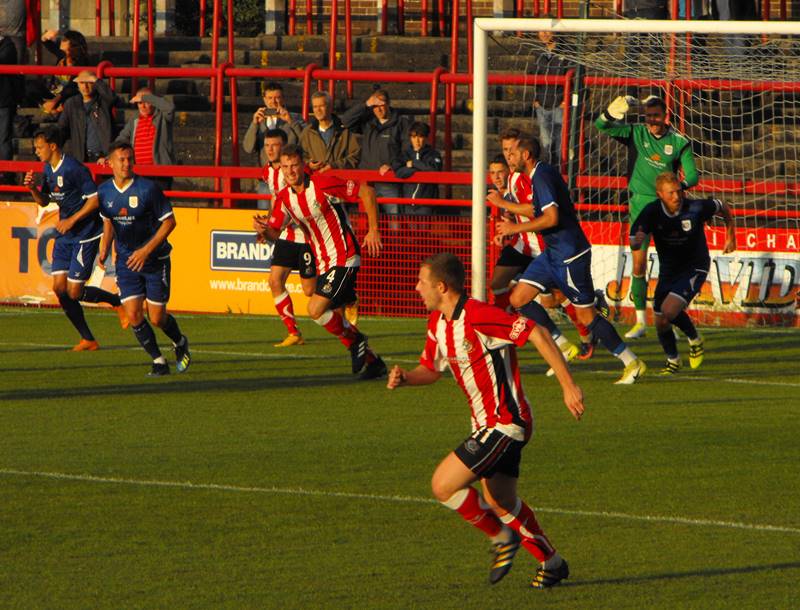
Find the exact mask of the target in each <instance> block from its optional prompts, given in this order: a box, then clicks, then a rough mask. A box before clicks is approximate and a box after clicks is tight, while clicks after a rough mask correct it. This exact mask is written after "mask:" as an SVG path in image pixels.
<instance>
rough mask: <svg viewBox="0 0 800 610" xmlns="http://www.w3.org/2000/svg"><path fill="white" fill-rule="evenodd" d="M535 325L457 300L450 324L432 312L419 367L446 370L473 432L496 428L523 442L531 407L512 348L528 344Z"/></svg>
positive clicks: (492, 308)
mask: <svg viewBox="0 0 800 610" xmlns="http://www.w3.org/2000/svg"><path fill="white" fill-rule="evenodd" d="M534 326H535V324H534V323H533V321H531V320H529V319H527V318H525V317H522V316H518V315H514V314H510V313H508V312H506V311H503V310H502V309H499V308H497V307H495V306H493V305H488V304H486V303H482V302H481V301H476V300H475V299H470V298H467V296H466V295H464V296H462V297H461V300H460V301H459V302H458V305H457V306H456V308H455V311H454V312H453V319H452V320H448V319H447V318H445V316H444V314H442V313H441V312H438V311H435V312H433V313H431V315H430V317H429V318H428V340H427V341H426V343H425V350H424V351H423V352H422V356H421V357H420V364H421V365H422V366H424V367H426V368H427V369H429V370H431V371H438V372H442V371H444V370H445V368H447V367H448V366H449V367H450V370H451V371H452V372H453V377H455V380H456V382H457V383H458V385H459V386H461V389H462V390H463V391H464V394H466V396H467V401H468V402H469V406H470V409H471V410H472V430H473V431H475V430H479V429H481V428H496V429H498V430H500V431H501V432H503V433H504V434H506V435H508V436H510V437H511V438H514V439H516V440H526V439H527V438H528V436H529V435H530V430H531V428H532V417H531V407H530V404H528V400H527V398H525V393H524V391H523V389H522V382H521V380H520V374H519V365H518V363H517V352H516V349H515V347H514V346H515V345H516V346H522V345H524V344H525V342H526V341H527V340H528V336H529V335H530V334H531V331H532V330H533V327H534Z"/></svg>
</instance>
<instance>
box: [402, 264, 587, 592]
mask: <svg viewBox="0 0 800 610" xmlns="http://www.w3.org/2000/svg"><path fill="white" fill-rule="evenodd" d="M417 292H418V293H419V295H420V297H422V301H423V302H424V304H425V307H426V309H427V310H428V311H430V312H431V315H430V317H429V318H428V338H427V341H426V343H425V349H424V351H423V352H422V356H421V358H420V364H419V366H417V367H416V368H415V369H413V370H410V371H406V370H404V369H402V368H400V367H399V366H395V367H394V368H393V369H392V372H391V374H390V375H389V381H388V383H387V387H388V388H389V389H390V390H392V389H394V388H397V387H399V386H406V385H409V386H410V385H428V384H431V383H434V382H436V381H438V380H439V378H440V377H441V376H442V372H443V371H444V370H445V369H446V368H447V367H448V366H449V367H450V370H451V371H452V373H453V377H454V378H455V380H456V382H457V383H458V385H460V386H461V389H462V390H463V391H464V394H466V396H467V401H468V402H469V405H470V409H471V411H472V434H471V435H470V436H469V437H468V438H467V439H466V440H465V441H464V442H463V443H462V444H461V445H459V447H458V448H456V450H455V451H453V452H452V453H450V454H449V455H448V456H447V457H446V458H445V459H444V460H443V461H442V462H441V463H440V464H439V466H438V467H437V468H436V470H435V472H434V474H433V480H432V481H431V487H432V488H433V494H434V496H436V499H437V500H439V501H440V502H441V503H442V504H444V505H445V506H447V507H448V508H451V509H453V510H455V511H457V512H458V513H459V514H460V515H461V517H462V518H463V519H464V520H465V521H467V522H468V523H471V524H472V525H474V526H475V527H477V528H478V529H480V530H481V531H482V532H484V533H485V534H486V535H487V536H489V538H490V539H491V540H492V543H493V545H494V555H495V556H494V562H493V563H492V567H491V570H490V572H489V582H490V583H491V584H495V583H497V582H499V581H500V579H502V578H503V577H504V576H505V575H506V574H507V573H508V571H509V570H510V569H511V562H512V560H513V559H514V555H515V554H516V552H517V550H518V549H519V546H520V544H522V546H524V547H525V549H526V550H527V551H529V552H530V553H531V554H533V556H534V557H536V559H537V560H538V561H539V562H540V566H539V567H538V569H537V570H536V574H535V576H534V578H533V581H532V582H531V585H532V586H533V587H535V588H537V589H544V588H547V587H551V586H553V585H554V584H556V583H558V582H559V581H561V580H563V579H564V578H567V577H568V576H569V566H568V565H567V562H566V561H565V560H564V559H563V558H562V557H561V556H560V555H559V554H558V553H557V552H556V550H555V549H554V548H553V545H552V544H551V543H550V541H549V540H548V539H547V536H545V534H544V532H543V531H542V529H541V527H540V526H539V523H538V522H537V520H536V516H535V515H534V513H533V510H531V508H530V506H528V504H526V503H525V502H524V501H523V500H522V499H521V498H519V497H518V496H517V479H518V478H519V464H520V460H521V453H522V449H523V447H524V446H525V444H526V443H527V442H528V440H529V439H530V436H531V433H532V430H533V420H532V417H531V409H530V405H529V403H528V400H527V398H526V397H525V393H524V391H523V389H522V383H521V381H520V372H519V366H518V363H517V355H516V351H515V348H514V346H519V347H521V346H522V345H524V344H525V343H526V342H528V341H530V342H531V343H532V344H533V345H534V346H535V347H536V349H537V350H539V353H540V354H541V355H542V357H543V358H544V359H545V360H546V361H547V362H548V363H549V364H550V366H552V367H553V369H554V370H555V372H556V377H557V378H558V381H559V383H560V384H561V388H562V389H563V391H564V403H565V404H566V405H567V408H568V409H569V410H570V412H571V413H572V415H573V416H574V417H575V419H580V417H581V415H582V414H583V410H584V407H583V394H582V392H581V389H580V388H579V387H578V386H577V385H575V382H574V381H573V379H572V376H571V375H570V372H569V369H568V368H567V364H566V362H565V361H564V359H563V358H562V357H561V353H560V352H559V350H558V347H557V346H556V345H555V343H554V342H553V339H552V338H551V337H550V335H549V333H548V332H547V331H546V330H544V329H543V328H542V327H540V326H536V325H534V323H533V322H532V321H531V320H528V319H526V318H523V317H520V316H517V315H514V314H511V313H508V312H506V311H504V310H502V309H499V308H497V307H494V306H492V305H487V304H486V303H481V302H480V301H476V300H474V299H470V298H468V297H467V295H466V294H465V293H464V266H463V264H462V263H461V261H460V260H459V259H458V258H456V257H455V256H454V255H452V254H449V253H442V254H436V255H434V256H432V257H430V258H428V259H427V260H426V261H425V262H424V263H423V264H422V268H421V269H420V272H419V281H418V282H417ZM476 481H480V482H481V486H482V488H483V495H481V493H480V492H478V490H477V489H475V488H474V487H473V486H472V485H473V483H475V482H476Z"/></svg>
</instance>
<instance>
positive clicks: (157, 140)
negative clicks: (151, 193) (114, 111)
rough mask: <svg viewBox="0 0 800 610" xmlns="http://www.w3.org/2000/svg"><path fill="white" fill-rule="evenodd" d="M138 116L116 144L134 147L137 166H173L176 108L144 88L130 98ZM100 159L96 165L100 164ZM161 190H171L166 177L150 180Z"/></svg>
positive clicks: (124, 130) (168, 101)
mask: <svg viewBox="0 0 800 610" xmlns="http://www.w3.org/2000/svg"><path fill="white" fill-rule="evenodd" d="M131 104H136V106H137V108H138V109H139V114H138V115H137V116H135V117H134V118H132V119H131V120H129V121H128V122H127V123H126V124H125V127H123V128H122V131H121V132H120V134H119V135H118V136H117V138H116V140H114V141H115V142H124V143H125V144H130V145H131V146H133V154H134V157H133V158H134V161H135V163H136V164H137V165H175V152H174V148H173V144H172V120H173V118H174V116H175V104H173V103H172V101H170V100H168V99H167V98H164V97H161V96H159V95H155V94H154V93H153V92H152V91H151V90H150V89H149V88H147V87H143V88H141V89H139V90H138V91H137V92H136V95H134V96H133V97H132V98H131ZM103 161H105V159H100V160H98V162H103ZM150 179H151V180H152V181H153V182H155V183H157V184H158V185H159V186H160V187H161V188H162V190H169V189H171V188H172V178H171V177H169V176H163V177H162V176H158V177H156V176H154V177H151V178H150Z"/></svg>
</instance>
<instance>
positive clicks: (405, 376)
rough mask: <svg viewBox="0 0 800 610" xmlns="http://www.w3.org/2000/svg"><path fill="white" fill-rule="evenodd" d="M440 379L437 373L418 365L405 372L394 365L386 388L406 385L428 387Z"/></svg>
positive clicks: (439, 374) (391, 388)
mask: <svg viewBox="0 0 800 610" xmlns="http://www.w3.org/2000/svg"><path fill="white" fill-rule="evenodd" d="M441 377H442V374H441V373H439V372H437V371H432V370H430V369H429V368H427V367H424V366H422V365H419V366H418V367H417V368H415V369H413V370H411V371H407V370H405V369H402V368H400V367H399V366H397V365H395V366H394V367H392V370H391V371H390V372H389V380H388V381H387V382H386V387H387V388H389V389H390V390H394V389H395V388H399V387H400V386H406V385H430V384H432V383H436V382H437V381H439V379H440V378H441Z"/></svg>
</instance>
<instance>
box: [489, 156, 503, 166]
mask: <svg viewBox="0 0 800 610" xmlns="http://www.w3.org/2000/svg"><path fill="white" fill-rule="evenodd" d="M495 163H500V164H501V165H505V166H506V167H508V161H506V158H505V156H503V155H495V156H494V159H492V160H491V161H490V162H489V165H494V164H495Z"/></svg>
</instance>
